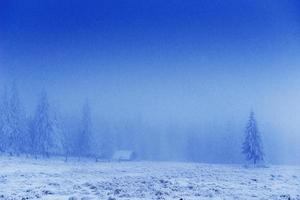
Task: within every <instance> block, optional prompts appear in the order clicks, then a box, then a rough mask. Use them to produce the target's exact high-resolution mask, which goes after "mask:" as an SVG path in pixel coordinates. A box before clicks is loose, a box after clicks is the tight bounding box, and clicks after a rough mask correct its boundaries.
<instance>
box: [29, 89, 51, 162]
mask: <svg viewBox="0 0 300 200" xmlns="http://www.w3.org/2000/svg"><path fill="white" fill-rule="evenodd" d="M32 126H33V127H32V130H31V131H33V133H31V137H32V143H33V144H32V147H33V149H32V151H33V152H32V153H33V154H34V155H35V157H37V155H38V154H40V155H42V156H44V157H49V155H50V152H51V149H52V148H53V146H54V143H53V134H54V127H53V121H52V119H51V115H50V104H49V102H48V97H47V93H46V92H45V91H43V92H42V94H41V97H40V99H39V103H38V106H37V108H36V112H35V116H34V119H33V124H32Z"/></svg>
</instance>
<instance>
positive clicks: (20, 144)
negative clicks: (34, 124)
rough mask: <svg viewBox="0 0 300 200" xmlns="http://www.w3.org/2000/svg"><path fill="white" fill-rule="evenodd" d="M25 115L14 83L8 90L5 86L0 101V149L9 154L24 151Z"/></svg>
mask: <svg viewBox="0 0 300 200" xmlns="http://www.w3.org/2000/svg"><path fill="white" fill-rule="evenodd" d="M26 133H27V129H26V117H25V112H24V109H23V107H22V105H21V102H20V99H19V94H18V90H17V86H16V84H15V83H14V84H13V85H12V87H11V88H10V91H9V92H8V91H7V89H6V88H5V90H4V94H3V96H2V101H1V122H0V137H1V141H2V142H1V150H2V151H5V152H7V153H9V154H10V155H14V154H20V153H22V152H24V151H25V147H26V144H25V140H26Z"/></svg>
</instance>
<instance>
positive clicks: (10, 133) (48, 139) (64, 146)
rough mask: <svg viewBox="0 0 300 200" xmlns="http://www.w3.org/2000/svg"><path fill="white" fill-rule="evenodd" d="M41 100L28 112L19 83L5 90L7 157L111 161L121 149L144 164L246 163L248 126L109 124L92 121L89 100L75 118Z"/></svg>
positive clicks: (3, 130)
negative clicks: (169, 162)
mask: <svg viewBox="0 0 300 200" xmlns="http://www.w3.org/2000/svg"><path fill="white" fill-rule="evenodd" d="M37 99H38V102H36V108H35V110H34V111H33V112H32V113H28V112H26V111H25V109H24V105H23V104H22V99H21V98H20V95H19V92H18V87H17V85H16V84H15V83H14V84H11V85H9V86H7V87H6V86H5V87H4V88H3V90H2V91H1V112H0V114H1V123H0V125H1V126H0V127H1V129H0V130H1V132H0V133H1V134H0V137H1V151H2V152H4V153H7V154H10V155H20V154H26V155H31V156H34V157H49V156H51V155H60V156H66V157H69V156H73V157H79V158H80V157H95V158H100V159H110V158H111V156H112V154H113V152H114V151H116V150H132V151H134V152H135V153H136V155H137V158H138V159H140V160H177V161H196V162H200V161H201V162H221V163H237V162H241V161H243V156H242V155H241V151H242V150H241V147H242V142H243V138H244V132H243V131H244V128H245V125H244V126H242V127H236V125H235V124H234V122H230V121H228V122H227V123H226V125H225V126H221V125H220V126H218V124H213V123H212V124H208V125H206V126H205V127H204V126H200V125H199V126H189V127H182V126H179V125H177V124H175V123H170V124H168V125H167V126H166V128H157V127H154V126H151V124H148V123H146V122H144V121H143V119H141V118H138V119H134V120H123V121H120V122H118V123H109V122H106V121H105V120H103V121H98V120H95V119H93V117H92V116H93V105H91V104H90V103H89V101H88V100H86V102H85V103H84V104H83V105H78V106H80V107H81V111H82V112H81V115H80V116H71V117H70V116H66V115H64V113H62V112H60V110H59V109H57V107H56V106H55V105H53V103H52V102H51V101H50V99H51V97H49V96H48V95H47V91H46V90H43V91H42V92H40V95H39V97H38V98H37ZM245 123H246V122H245ZM199 124H200V123H199ZM207 133H209V134H207Z"/></svg>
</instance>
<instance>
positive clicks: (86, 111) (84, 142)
mask: <svg viewBox="0 0 300 200" xmlns="http://www.w3.org/2000/svg"><path fill="white" fill-rule="evenodd" d="M91 136H92V119H91V109H90V106H89V104H88V103H85V104H84V106H83V109H82V119H81V127H80V131H79V135H78V138H77V151H78V152H77V154H78V156H79V159H80V157H82V156H88V155H89V154H90V153H91V152H90V150H91Z"/></svg>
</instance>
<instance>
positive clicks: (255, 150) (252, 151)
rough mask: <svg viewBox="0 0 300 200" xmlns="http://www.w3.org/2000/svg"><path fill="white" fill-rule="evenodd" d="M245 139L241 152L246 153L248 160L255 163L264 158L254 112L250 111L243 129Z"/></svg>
mask: <svg viewBox="0 0 300 200" xmlns="http://www.w3.org/2000/svg"><path fill="white" fill-rule="evenodd" d="M245 134H246V135H245V141H244V143H243V147H242V150H243V151H242V152H243V153H244V154H245V155H246V159H247V160H248V161H251V162H253V164H254V165H256V164H257V163H258V162H261V161H263V160H264V153H263V145H262V141H261V138H260V134H259V131H258V128H257V124H256V120H255V118H254V112H253V111H251V113H250V117H249V121H248V124H247V126H246V131H245Z"/></svg>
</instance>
